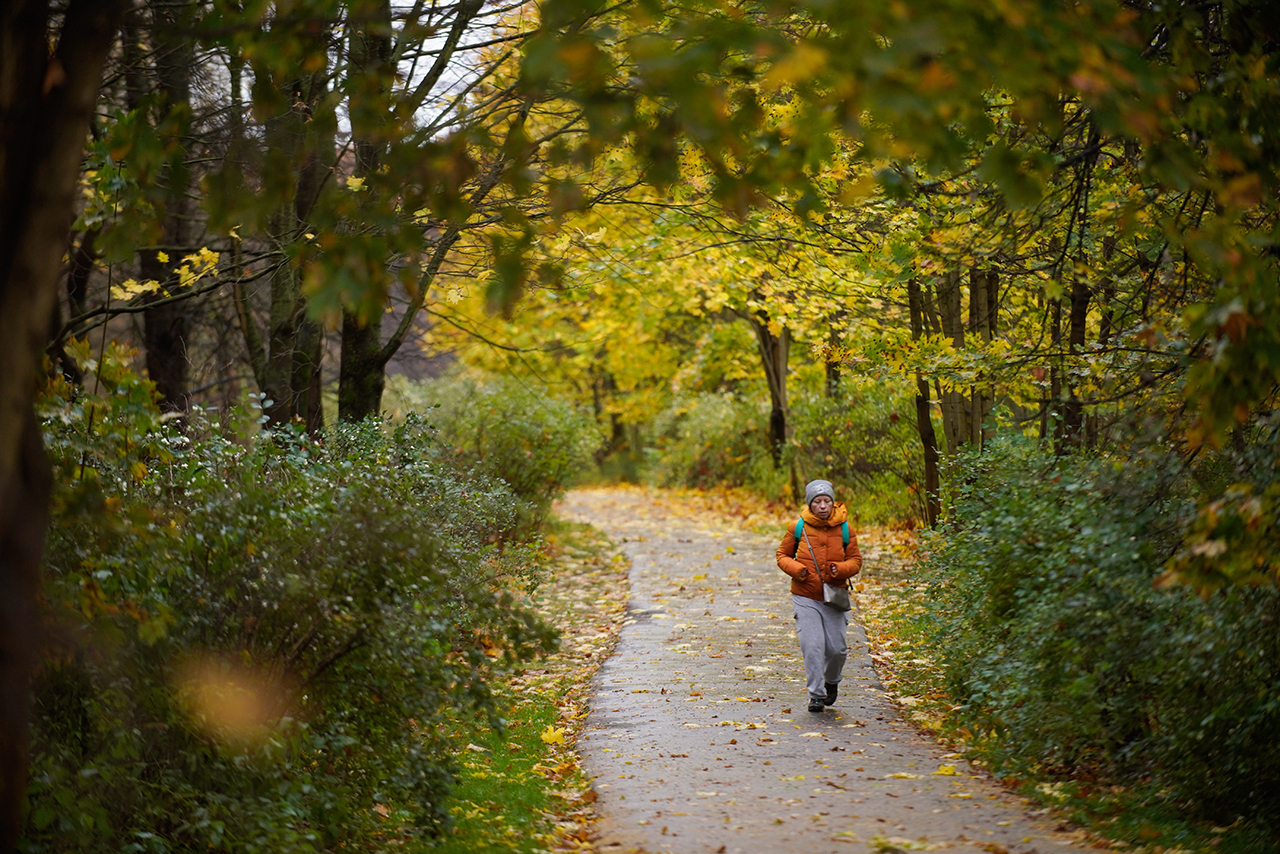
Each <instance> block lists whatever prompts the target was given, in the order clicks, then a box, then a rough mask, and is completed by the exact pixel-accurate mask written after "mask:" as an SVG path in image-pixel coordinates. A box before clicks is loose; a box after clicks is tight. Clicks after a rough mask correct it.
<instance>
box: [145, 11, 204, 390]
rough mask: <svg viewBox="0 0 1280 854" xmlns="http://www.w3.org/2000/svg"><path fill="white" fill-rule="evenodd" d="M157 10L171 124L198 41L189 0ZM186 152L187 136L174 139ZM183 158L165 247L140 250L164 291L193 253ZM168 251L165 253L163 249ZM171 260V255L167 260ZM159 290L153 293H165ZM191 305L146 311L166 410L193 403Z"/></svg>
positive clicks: (164, 231) (171, 170)
mask: <svg viewBox="0 0 1280 854" xmlns="http://www.w3.org/2000/svg"><path fill="white" fill-rule="evenodd" d="M148 6H149V7H150V10H151V16H152V20H153V22H154V27H153V28H152V32H153V34H154V36H153V37H154V39H155V73H156V83H157V85H158V88H159V90H160V94H161V95H162V96H163V97H164V101H163V107H162V108H163V109H165V110H166V111H167V115H162V116H157V124H168V122H169V120H171V118H172V116H173V115H174V114H175V113H177V112H178V111H182V110H185V109H187V107H188V105H189V104H190V101H191V68H192V65H193V64H194V63H195V52H194V50H193V48H192V41H191V39H190V38H188V37H185V36H184V35H183V34H182V33H181V31H180V27H179V26H178V25H179V23H180V22H181V21H182V20H183V18H184V17H185V16H186V15H187V14H188V12H189V10H190V3H189V2H186V0H152V2H150V3H148ZM170 143H171V144H173V145H175V146H177V147H178V148H179V149H181V150H183V151H185V147H186V141H185V140H183V139H177V140H170ZM182 159H184V158H183V157H181V156H180V157H179V158H177V160H178V162H177V165H175V166H173V167H168V166H166V167H165V168H164V169H163V171H162V172H161V175H160V179H159V180H160V183H161V185H163V186H164V187H165V193H164V219H163V222H162V225H161V236H160V247H161V248H160V249H159V250H157V249H146V250H143V251H142V252H140V253H139V273H140V274H141V277H142V278H143V279H144V280H148V279H149V280H153V281H157V282H159V283H160V284H161V285H162V287H163V290H164V291H165V292H168V293H174V292H175V291H177V289H178V278H177V275H176V274H175V273H174V270H175V268H177V267H178V265H179V264H180V263H181V260H182V256H184V255H186V254H187V253H188V247H189V246H190V242H191V241H190V237H189V235H188V231H189V226H188V223H189V222H190V220H191V215H190V208H191V204H190V201H189V199H188V190H189V187H190V183H191V179H190V174H189V173H188V172H187V170H186V167H185V166H184V165H182V163H181V160H182ZM162 252H163V253H164V258H162V257H161V253H162ZM165 259H167V260H165ZM160 296H162V295H161V294H157V295H156V296H155V297H153V298H159V297H160ZM190 311H191V308H190V304H189V302H188V301H187V300H178V301H176V302H166V303H164V304H162V305H158V306H155V307H153V308H148V309H147V310H146V311H144V312H143V315H142V320H143V333H142V340H143V349H144V350H145V352H146V363H147V376H148V377H150V378H151V381H152V382H154V383H155V384H156V391H157V392H158V393H159V394H160V408H161V409H162V410H164V411H166V412H186V411H187V408H188V406H189V405H190V399H189V398H190V388H189V383H190V365H191V360H190V356H189V355H188V353H187V337H188V334H189V332H190V326H191V317H190Z"/></svg>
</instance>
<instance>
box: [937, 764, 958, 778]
mask: <svg viewBox="0 0 1280 854" xmlns="http://www.w3.org/2000/svg"><path fill="white" fill-rule="evenodd" d="M933 773H934V775H935V776H938V777H957V776H959V774H960V772H958V771H957V770H956V766H954V765H939V766H938V770H937V771H934V772H933Z"/></svg>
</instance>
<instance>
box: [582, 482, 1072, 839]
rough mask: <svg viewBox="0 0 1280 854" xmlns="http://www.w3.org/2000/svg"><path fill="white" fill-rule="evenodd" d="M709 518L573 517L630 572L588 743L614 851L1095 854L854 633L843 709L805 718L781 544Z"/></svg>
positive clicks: (644, 512) (652, 505) (603, 493)
mask: <svg viewBox="0 0 1280 854" xmlns="http://www.w3.org/2000/svg"><path fill="white" fill-rule="evenodd" d="M696 509H697V508H690V507H688V506H680V505H673V504H671V503H664V500H663V499H661V498H659V499H657V500H656V501H655V500H654V499H653V498H652V497H647V496H645V495H644V494H643V493H641V492H639V491H632V492H626V491H615V490H598V491H597V490H578V491H575V492H572V493H570V494H569V496H568V497H567V498H566V499H565V501H564V502H563V505H562V507H561V512H562V513H564V514H565V515H566V516H569V517H570V518H574V519H577V520H578V521H583V522H589V523H591V524H594V525H596V526H598V527H600V528H601V529H603V530H604V531H605V532H606V533H607V534H609V536H611V537H612V538H613V539H614V540H615V541H617V542H618V543H619V544H621V545H622V547H623V549H624V551H625V553H626V555H627V556H628V557H629V559H630V561H631V573H630V581H631V601H630V606H629V609H628V616H627V619H626V622H625V624H624V627H623V630H622V634H621V638H620V640H619V644H618V647H617V650H616V652H615V653H614V655H613V656H612V657H611V658H610V659H609V660H608V661H607V662H606V664H605V665H604V666H603V667H602V668H601V670H600V672H599V674H598V675H597V677H596V685H595V695H594V697H593V700H592V704H591V708H592V711H591V713H590V716H589V717H588V719H587V727H586V732H585V734H584V737H583V740H582V741H581V742H580V749H581V751H582V755H583V762H584V765H585V767H586V770H587V772H588V773H589V774H590V775H591V776H592V777H593V779H594V780H595V788H596V791H597V793H598V795H599V802H598V804H597V806H598V810H599V814H600V816H601V820H600V823H599V831H600V838H599V841H598V846H599V850H600V851H601V852H615V851H616V852H650V853H651V854H659V852H664V854H702V853H703V852H708V854H710V852H722V854H734V852H744V854H771V853H772V852H792V851H794V852H805V854H821V852H851V851H852V852H864V851H867V850H868V848H870V849H871V850H882V851H894V850H948V851H957V852H979V851H985V852H993V854H1002V852H1009V854H1027V853H1028V852H1037V854H1051V852H1053V853H1054V854H1057V853H1058V852H1063V853H1064V854H1065V852H1069V851H1082V850H1085V848H1084V846H1083V845H1081V844H1080V843H1075V842H1073V839H1072V836H1071V835H1068V834H1067V833H1060V832H1055V831H1054V830H1053V828H1052V827H1051V826H1050V825H1048V824H1046V823H1045V822H1044V821H1043V820H1039V821H1038V820H1036V819H1033V818H1031V817H1028V816H1027V815H1026V814H1025V813H1024V808H1023V806H1022V803H1021V802H1020V801H1018V800H1017V799H1015V798H1013V797H1011V796H1009V795H1008V794H1006V793H1005V792H1003V790H1001V789H1000V788H999V787H997V786H995V785H994V784H992V783H990V782H988V781H987V779H985V778H984V777H983V776H981V775H980V773H979V772H976V771H974V770H973V769H972V768H970V767H969V766H968V765H966V764H965V763H964V762H963V761H960V760H958V759H956V758H955V757H954V756H949V755H946V754H945V753H944V751H943V750H942V749H940V748H939V747H938V746H937V745H936V743H934V742H933V741H932V740H930V739H927V738H924V737H922V736H920V735H919V734H918V733H917V731H916V730H915V729H914V728H913V727H912V726H911V725H910V724H909V723H908V722H907V721H905V720H904V719H903V718H901V717H900V716H899V714H898V712H897V709H896V707H895V706H894V705H893V704H892V703H891V702H890V701H889V700H888V698H887V697H886V696H885V694H884V692H883V690H882V689H881V687H880V684H879V681H878V680H877V678H876V675H875V672H874V671H873V670H872V666H871V660H870V657H869V655H868V651H867V646H866V641H865V636H864V635H863V632H862V629H861V627H860V626H859V625H857V623H856V621H855V622H854V623H853V624H851V625H850V627H849V641H850V657H849V663H848V665H847V667H846V668H845V678H844V682H843V684H842V686H841V689H842V690H841V693H840V699H839V701H838V702H837V703H836V705H835V706H833V707H832V708H831V709H829V710H827V712H826V713H824V714H811V713H809V712H808V711H807V710H806V706H805V703H806V697H805V691H804V680H803V668H802V665H801V661H800V656H799V648H798V645H797V643H796V640H795V633H794V628H793V625H794V624H793V621H792V617H791V610H790V608H791V606H790V594H789V592H788V588H787V585H786V579H785V577H784V576H783V575H782V573H781V572H780V571H779V570H778V569H777V567H776V566H775V565H774V550H775V549H776V548H777V543H776V541H775V539H774V538H772V537H761V536H759V535H752V534H745V533H742V532H740V531H733V530H731V529H729V528H728V527H726V525H725V523H723V522H719V521H717V520H715V519H713V518H712V517H710V516H701V515H698V514H697V513H696V512H691V511H696ZM778 538H779V539H780V538H781V533H779V536H778ZM863 551H864V554H866V555H867V557H868V559H869V561H870V563H871V564H872V565H874V562H875V561H876V560H877V559H878V557H879V554H878V549H877V548H876V547H875V544H874V543H866V544H864V548H863ZM947 766H951V768H948V767H947ZM952 768H954V773H953V774H947V773H946V772H948V771H950V770H951V769H952ZM939 770H941V771H943V772H944V773H943V774H938V773H936V772H938V771H939ZM1064 830H1065V828H1064Z"/></svg>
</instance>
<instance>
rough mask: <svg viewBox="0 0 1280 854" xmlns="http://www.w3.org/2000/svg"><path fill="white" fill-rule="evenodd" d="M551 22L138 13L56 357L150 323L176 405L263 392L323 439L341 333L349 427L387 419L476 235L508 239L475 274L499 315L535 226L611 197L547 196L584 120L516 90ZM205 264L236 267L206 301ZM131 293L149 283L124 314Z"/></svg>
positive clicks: (91, 171)
mask: <svg viewBox="0 0 1280 854" xmlns="http://www.w3.org/2000/svg"><path fill="white" fill-rule="evenodd" d="M535 26H536V18H535V17H534V15H533V11H532V8H531V7H529V6H527V5H522V4H517V5H515V6H510V7H504V8H502V9H496V8H493V7H487V6H485V5H484V4H482V3H479V2H466V3H461V4H442V3H415V4H412V5H406V4H394V3H392V2H390V0H351V2H334V3H328V2H321V0H310V2H305V3H298V4H292V5H290V6H288V7H279V8H274V9H268V8H267V7H259V6H258V5H253V4H250V5H243V4H235V3H222V2H217V0H215V2H204V3H195V2H180V3H170V2H146V3H141V4H139V5H137V6H135V7H134V8H133V9H132V10H131V12H130V14H129V16H128V17H127V18H126V25H125V29H124V38H123V39H122V41H121V43H120V46H119V49H118V50H116V51H114V52H113V53H112V54H111V55H110V62H109V69H108V83H107V86H106V87H104V89H103V92H102V99H101V102H100V104H99V113H100V114H101V115H103V116H104V117H105V118H104V120H103V121H102V122H101V123H100V124H99V125H98V126H97V127H96V128H95V145H94V150H93V152H92V154H91V156H90V158H89V161H88V163H87V171H86V172H85V174H84V176H83V183H84V190H85V193H86V197H87V203H86V204H85V206H84V210H83V213H82V216H81V219H80V222H79V223H78V226H79V229H78V237H77V240H76V241H75V242H76V243H77V245H78V246H79V248H80V250H81V251H79V252H78V254H77V258H78V263H77V264H76V265H74V266H73V269H74V270H75V274H74V276H69V277H68V288H69V296H68V299H67V304H68V308H69V313H70V314H71V318H70V320H69V321H68V322H66V323H64V324H63V327H62V329H61V331H60V333H59V334H58V336H57V342H55V345H57V344H59V343H60V342H61V341H63V340H65V339H66V338H67V337H68V336H72V335H83V334H85V333H86V332H87V331H89V330H90V329H92V328H95V327H97V326H99V325H101V324H103V323H106V322H109V321H110V320H111V318H112V317H119V316H121V315H122V314H124V315H126V316H127V315H128V314H130V313H132V312H135V311H138V312H140V313H141V314H142V316H143V318H144V326H143V330H142V335H141V336H140V339H139V340H140V343H141V344H142V345H143V347H144V349H145V352H146V363H147V368H148V373H149V375H150V376H151V378H152V379H153V380H154V381H156V382H157V385H158V388H159V390H160V392H161V394H162V397H163V399H164V400H165V405H166V406H167V407H168V408H170V409H173V410H175V411H181V410H183V409H184V408H185V407H186V406H187V404H188V401H189V400H190V399H191V396H192V395H193V394H196V395H197V397H198V398H199V397H201V394H202V393H206V392H204V391H203V390H204V389H214V388H217V387H218V386H219V385H222V384H226V385H230V386H237V385H240V383H241V380H242V379H244V378H245V377H251V378H252V384H253V386H256V388H257V390H258V391H259V392H260V393H261V394H262V395H263V396H264V399H265V400H266V401H267V402H268V403H267V407H266V411H267V414H268V416H269V418H270V419H271V421H272V422H273V423H277V424H279V423H284V422H286V421H290V420H293V419H295V418H296V419H300V420H301V421H303V422H304V423H305V424H307V425H308V426H309V427H310V428H312V429H315V428H316V427H317V426H318V425H319V424H320V423H321V421H322V418H323V414H322V409H321V394H322V388H321V372H322V370H323V367H324V362H325V361H326V360H327V359H329V358H331V355H330V353H329V347H328V345H326V344H325V338H326V334H327V333H326V330H328V332H329V333H332V334H333V335H335V336H336V339H337V341H338V342H339V343H337V344H335V345H334V346H335V349H336V353H334V354H333V355H337V356H338V358H339V359H340V366H339V367H338V369H337V370H336V371H334V372H333V373H336V374H337V375H338V378H339V389H338V395H337V402H338V410H339V417H341V418H344V419H349V420H358V419H359V418H362V417H364V416H365V415H369V414H373V413H376V412H377V411H378V409H379V406H380V400H381V389H382V382H383V380H382V378H383V375H384V373H385V370H386V365H387V363H388V362H389V361H390V360H391V359H392V358H393V357H394V356H395V354H396V353H397V351H398V350H399V349H400V348H401V347H402V346H403V344H404V343H405V341H406V340H407V339H408V338H409V336H410V335H411V333H412V332H413V330H414V329H415V328H420V324H421V323H422V309H423V307H424V306H425V305H427V304H428V302H429V299H430V294H431V291H432V287H433V283H434V282H435V279H436V276H437V275H438V274H439V272H440V270H441V269H442V267H447V266H449V265H451V264H452V265H455V266H456V264H457V262H456V261H451V260H450V253H451V252H452V251H453V248H454V246H455V244H456V243H457V241H458V240H459V238H460V237H461V236H462V235H463V234H468V233H472V232H475V233H477V234H485V235H488V236H487V237H482V238H478V239H477V240H476V241H474V242H475V243H477V244H479V245H480V246H483V247H485V248H486V249H487V252H486V253H485V255H484V256H483V257H482V258H481V266H480V267H477V268H473V269H472V275H473V276H475V278H474V281H477V282H479V281H486V282H488V287H489V289H490V290H491V291H492V293H493V295H494V297H495V299H496V301H497V302H499V303H501V302H503V301H504V300H509V299H511V298H513V297H514V295H515V294H517V293H518V292H519V289H520V287H521V286H522V283H523V281H524V279H525V274H524V272H523V268H522V267H521V266H520V264H519V263H518V259H517V254H516V249H517V247H520V246H523V245H527V242H528V239H529V238H528V235H529V234H530V233H531V232H532V230H533V229H535V228H536V227H537V226H536V223H537V222H538V221H539V220H540V219H541V218H544V217H546V216H547V215H548V214H549V213H552V212H554V210H557V209H563V208H564V207H565V205H566V203H567V204H568V205H570V206H576V205H581V204H587V203H589V201H590V199H591V197H592V195H593V193H592V192H587V193H586V194H578V195H575V196H574V197H573V199H567V197H560V198H552V196H551V195H548V192H547V190H548V187H549V184H548V182H549V181H552V180H554V177H555V176H554V175H553V174H551V173H550V172H549V171H548V169H547V164H546V162H545V156H546V151H547V149H548V148H549V147H550V146H554V145H556V144H558V143H557V142H556V140H557V139H558V138H560V137H561V136H564V135H566V134H568V135H572V134H573V133H574V132H575V127H576V126H577V123H578V118H577V116H578V111H577V110H575V109H573V108H571V107H569V106H567V105H564V104H559V105H556V104H544V103H542V102H541V101H540V100H539V99H537V98H532V97H530V96H529V94H528V93H527V92H526V91H524V90H522V89H521V88H520V87H519V86H518V85H517V79H516V76H515V71H516V65H515V63H516V60H517V57H518V54H519V52H520V50H521V46H522V45H523V43H524V42H525V41H526V40H527V39H528V38H529V36H530V34H531V33H532V32H533V31H534V27H535ZM552 195H554V194H552ZM202 248H204V249H206V250H212V251H213V252H216V253H217V258H218V262H217V264H216V265H213V264H206V266H205V267H204V268H202V270H201V271H200V276H199V279H200V282H199V286H198V287H197V286H193V285H194V284H195V283H194V281H193V277H192V276H191V275H187V276H186V277H185V279H184V278H183V275H182V274H181V273H180V268H181V267H182V266H183V263H184V261H183V259H184V258H186V257H187V256H188V255H189V254H191V253H195V252H198V251H199V250H200V249H202ZM485 259H498V263H496V264H495V265H492V269H493V270H494V271H495V272H496V275H493V276H492V277H490V276H489V275H488V274H487V273H484V271H485V270H486V269H489V268H490V267H491V265H490V263H489V261H488V260H485ZM502 259H507V260H505V261H503V260H502ZM467 263H469V262H467ZM95 269H96V270H97V271H98V272H96V273H95V272H94V270H95ZM122 281H123V282H131V283H135V284H134V285H133V287H131V288H125V287H122V288H120V292H119V295H118V296H117V297H115V298H114V299H111V298H110V297H109V296H108V294H107V289H108V287H107V286H108V284H109V283H110V282H116V283H119V282H122ZM72 292H73V293H74V299H73V298H72V297H71V296H70V294H71V293H72ZM388 317H391V318H394V323H393V324H391V325H390V326H386V327H385V328H384V319H386V318H388ZM229 320H230V323H229V322H228V321H229ZM232 326H234V327H238V329H239V333H240V334H239V335H237V336H234V337H229V336H228V335H227V334H226V332H227V330H228V329H229V328H230V327H232ZM113 328H119V327H118V325H117V326H116V327H113ZM55 349H56V346H55ZM193 386H195V388H194V389H193ZM197 389H199V390H200V391H197Z"/></svg>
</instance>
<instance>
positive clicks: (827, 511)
mask: <svg viewBox="0 0 1280 854" xmlns="http://www.w3.org/2000/svg"><path fill="white" fill-rule="evenodd" d="M835 506H836V503H835V501H833V500H832V499H831V496H829V495H819V496H818V497H817V498H815V499H813V500H812V501H810V502H809V509H810V510H812V511H813V515H815V516H817V517H818V518H819V519H826V518H827V517H828V516H830V515H831V508H833V507H835Z"/></svg>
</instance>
